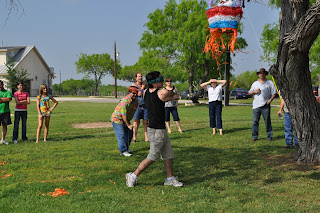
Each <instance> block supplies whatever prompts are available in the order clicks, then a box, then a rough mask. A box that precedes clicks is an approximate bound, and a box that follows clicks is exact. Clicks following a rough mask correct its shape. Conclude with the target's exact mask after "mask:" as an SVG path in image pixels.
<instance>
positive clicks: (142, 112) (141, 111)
mask: <svg viewBox="0 0 320 213" xmlns="http://www.w3.org/2000/svg"><path fill="white" fill-rule="evenodd" d="M140 119H143V120H148V110H147V108H145V107H140V106H139V107H138V108H137V111H136V112H135V113H134V115H133V120H140Z"/></svg>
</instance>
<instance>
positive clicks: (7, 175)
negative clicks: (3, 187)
mask: <svg viewBox="0 0 320 213" xmlns="http://www.w3.org/2000/svg"><path fill="white" fill-rule="evenodd" d="M10 176H12V174H6V175H3V176H2V179H5V178H6V177H10Z"/></svg>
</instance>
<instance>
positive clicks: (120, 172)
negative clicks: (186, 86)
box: [0, 99, 320, 212]
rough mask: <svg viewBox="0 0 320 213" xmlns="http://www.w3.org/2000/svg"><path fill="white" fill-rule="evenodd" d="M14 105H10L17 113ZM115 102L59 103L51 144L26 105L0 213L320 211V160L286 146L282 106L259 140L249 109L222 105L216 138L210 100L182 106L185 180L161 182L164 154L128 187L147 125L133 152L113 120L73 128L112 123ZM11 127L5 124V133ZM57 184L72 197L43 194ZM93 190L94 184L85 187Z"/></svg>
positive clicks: (180, 162)
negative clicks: (124, 148) (120, 145)
mask: <svg viewBox="0 0 320 213" xmlns="http://www.w3.org/2000/svg"><path fill="white" fill-rule="evenodd" d="M251 100H252V99H251ZM13 107H14V104H13V103H12V104H11V108H12V111H13ZM114 107H115V104H97V103H94V104H93V103H78V102H77V103H76V102H60V104H59V105H58V106H57V108H56V109H55V110H54V114H53V115H52V120H51V123H50V133H49V137H48V142H47V143H43V142H40V143H39V144H35V143H34V141H35V136H36V128H37V114H36V109H35V103H34V102H33V103H32V104H31V105H30V106H29V111H28V113H29V117H28V137H29V139H30V142H21V143H19V144H16V145H12V144H10V145H9V146H5V145H0V161H7V163H6V164H5V165H4V166H0V171H1V175H5V174H12V176H11V177H7V178H5V179H1V178H0V212H319V211H320V202H319V190H318V188H319V182H320V181H319V180H320V172H319V167H317V166H310V165H309V166H307V165H297V164H295V163H294V162H293V160H292V159H291V155H292V154H293V153H294V150H287V149H283V148H282V147H284V146H285V142H284V131H283V120H280V119H279V118H278V117H277V116H276V112H277V111H278V108H272V124H273V129H274V141H273V142H267V140H266V139H265V137H266V132H265V127H264V122H263V119H262V120H261V122H260V139H259V140H258V141H257V142H256V143H254V144H253V143H251V142H250V139H251V122H252V121H251V120H252V109H251V107H249V106H230V107H224V108H223V126H224V135H223V136H220V135H214V136H213V135H211V132H212V130H211V129H210V128H209V117H208V106H207V105H201V106H195V107H186V106H183V105H180V106H179V115H180V118H181V124H182V128H183V130H184V133H183V134H180V133H178V132H177V128H176V126H175V125H174V124H172V127H173V128H172V129H173V131H174V132H173V133H172V134H170V138H171V142H172V145H173V149H174V152H175V160H174V173H175V175H176V176H179V180H180V181H182V182H183V183H184V184H185V186H184V187H182V188H173V187H166V186H163V182H164V180H165V178H166V177H165V171H164V166H163V163H162V161H161V160H159V161H157V162H156V163H154V164H153V165H151V166H150V167H149V168H148V169H147V170H146V171H144V172H143V173H142V174H141V175H140V177H139V181H138V185H137V186H136V187H134V188H128V187H127V186H126V184H125V174H126V173H127V172H130V171H133V170H134V169H135V168H136V167H137V166H138V164H139V163H140V162H141V160H143V159H144V158H145V157H146V156H147V154H148V150H149V144H148V143H145V142H143V141H144V138H143V134H141V133H142V128H140V130H139V131H140V132H139V134H138V142H137V143H136V144H132V145H131V148H132V149H133V150H134V151H135V152H134V154H133V156H132V157H130V158H125V157H123V156H120V155H119V150H118V149H117V143H116V137H115V134H114V132H113V129H112V128H95V129H75V128H73V127H72V124H75V123H85V122H101V121H104V122H107V121H108V120H109V118H110V115H111V113H112V111H113V109H114ZM12 127H13V125H10V126H9V128H8V135H7V140H8V141H10V140H11V137H12ZM20 131H21V130H20ZM20 134H21V132H20ZM20 137H21V135H20ZM42 138H43V133H42ZM73 176H75V177H74V178H70V177H73ZM109 179H110V180H111V181H112V182H111V181H110V180H109ZM43 181H48V182H43ZM114 182H115V184H114ZM55 188H62V189H65V190H67V191H68V192H69V193H70V195H65V196H63V197H57V198H55V197H50V196H42V195H41V194H40V193H39V192H38V190H39V191H40V192H42V193H45V194H46V193H48V192H53V191H54V190H55ZM88 190H92V191H91V192H87V193H78V192H86V191H88Z"/></svg>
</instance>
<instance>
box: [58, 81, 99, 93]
mask: <svg viewBox="0 0 320 213" xmlns="http://www.w3.org/2000/svg"><path fill="white" fill-rule="evenodd" d="M94 88H95V81H94V80H92V79H86V78H84V79H81V80H74V79H72V78H71V79H68V80H66V81H63V82H61V90H62V93H63V94H67V95H79V94H83V93H85V94H90V93H91V91H93V90H94ZM53 89H54V90H55V91H60V84H54V85H53Z"/></svg>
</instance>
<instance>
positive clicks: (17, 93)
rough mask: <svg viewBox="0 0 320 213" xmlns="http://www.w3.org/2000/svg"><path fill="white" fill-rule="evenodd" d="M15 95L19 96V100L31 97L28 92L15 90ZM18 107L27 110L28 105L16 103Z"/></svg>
mask: <svg viewBox="0 0 320 213" xmlns="http://www.w3.org/2000/svg"><path fill="white" fill-rule="evenodd" d="M13 97H14V98H15V97H17V98H18V100H19V101H26V100H27V98H28V97H29V93H27V92H19V91H18V92H15V93H14V95H13ZM16 109H22V110H27V105H22V104H16Z"/></svg>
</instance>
